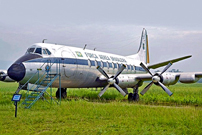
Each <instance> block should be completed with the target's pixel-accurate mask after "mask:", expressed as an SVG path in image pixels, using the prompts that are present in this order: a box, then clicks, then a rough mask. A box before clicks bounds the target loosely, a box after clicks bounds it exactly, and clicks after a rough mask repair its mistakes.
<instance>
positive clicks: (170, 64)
mask: <svg viewBox="0 0 202 135" xmlns="http://www.w3.org/2000/svg"><path fill="white" fill-rule="evenodd" d="M170 66H172V63H171V62H170V63H168V65H167V66H166V67H165V68H164V69H163V71H162V72H161V74H160V75H162V74H163V73H164V72H165V71H166V70H167V69H168V68H169V67H170Z"/></svg>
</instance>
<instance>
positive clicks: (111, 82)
mask: <svg viewBox="0 0 202 135" xmlns="http://www.w3.org/2000/svg"><path fill="white" fill-rule="evenodd" d="M125 68H126V66H125V65H124V64H123V65H122V66H121V67H120V68H119V69H118V71H117V73H116V74H115V75H114V76H111V77H109V76H108V75H107V73H106V72H105V71H104V70H103V69H102V68H101V67H100V66H98V67H97V69H98V71H99V72H100V73H101V74H102V75H104V76H105V77H106V78H107V82H108V84H107V85H106V86H105V87H104V88H103V89H102V90H101V92H100V93H99V94H98V96H99V97H101V96H102V95H103V94H104V93H105V91H106V90H107V89H108V88H109V86H110V85H114V87H115V88H116V89H117V90H118V92H120V93H121V94H122V95H123V96H124V97H125V96H126V93H125V92H124V91H123V90H122V89H121V88H120V87H119V86H118V84H117V83H116V79H117V77H118V76H119V75H120V74H121V73H122V71H123V70H124V69H125Z"/></svg>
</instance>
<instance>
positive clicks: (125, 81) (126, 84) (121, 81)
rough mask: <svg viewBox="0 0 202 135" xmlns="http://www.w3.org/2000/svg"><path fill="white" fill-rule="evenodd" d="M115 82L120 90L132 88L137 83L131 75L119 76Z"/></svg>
mask: <svg viewBox="0 0 202 135" xmlns="http://www.w3.org/2000/svg"><path fill="white" fill-rule="evenodd" d="M117 81H118V82H117V83H118V85H119V86H120V87H121V88H132V87H134V86H135V85H136V84H137V83H138V82H139V81H137V80H136V79H135V77H134V76H132V75H131V76H130V75H120V76H118V78H117Z"/></svg>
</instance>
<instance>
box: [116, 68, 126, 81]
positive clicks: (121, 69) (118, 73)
mask: <svg viewBox="0 0 202 135" xmlns="http://www.w3.org/2000/svg"><path fill="white" fill-rule="evenodd" d="M125 68H126V65H124V64H123V65H122V66H121V67H120V68H119V70H118V71H117V73H116V74H115V76H114V77H113V79H116V77H117V76H118V75H120V74H121V73H122V71H123V70H124V69H125Z"/></svg>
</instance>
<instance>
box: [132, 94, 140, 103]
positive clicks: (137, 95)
mask: <svg viewBox="0 0 202 135" xmlns="http://www.w3.org/2000/svg"><path fill="white" fill-rule="evenodd" d="M133 100H134V101H139V94H138V93H135V94H134V97H133Z"/></svg>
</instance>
